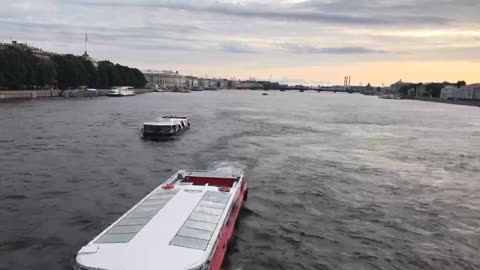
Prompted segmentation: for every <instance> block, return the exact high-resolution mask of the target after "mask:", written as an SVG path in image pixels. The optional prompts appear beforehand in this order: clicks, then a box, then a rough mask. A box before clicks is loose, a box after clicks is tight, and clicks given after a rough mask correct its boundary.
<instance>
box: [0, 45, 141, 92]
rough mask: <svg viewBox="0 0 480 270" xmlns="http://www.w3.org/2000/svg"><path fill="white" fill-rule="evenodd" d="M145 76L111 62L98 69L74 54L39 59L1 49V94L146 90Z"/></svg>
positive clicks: (20, 50) (18, 50)
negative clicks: (119, 88)
mask: <svg viewBox="0 0 480 270" xmlns="http://www.w3.org/2000/svg"><path fill="white" fill-rule="evenodd" d="M145 84H146V80H145V77H144V76H143V74H142V72H141V71H140V70H138V69H136V68H130V67H127V66H122V65H119V64H114V63H112V62H109V61H100V62H98V64H97V65H94V63H92V62H91V61H89V60H88V59H85V58H83V57H81V56H75V55H71V54H67V55H52V56H50V57H37V56H35V55H34V54H33V53H32V51H30V50H28V49H23V48H16V47H13V46H7V47H2V48H0V90H4V91H5V90H23V89H30V90H31V89H39V90H40V89H62V90H66V89H76V88H78V87H80V86H87V87H89V88H101V89H107V88H111V87H113V86H119V85H129V86H133V87H135V88H143V87H144V86H145Z"/></svg>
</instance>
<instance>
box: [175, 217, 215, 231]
mask: <svg viewBox="0 0 480 270" xmlns="http://www.w3.org/2000/svg"><path fill="white" fill-rule="evenodd" d="M183 226H185V227H188V228H193V229H199V230H205V231H212V232H213V231H214V230H215V227H216V226H217V224H214V223H208V222H203V221H196V220H187V222H185V224H184V225H183Z"/></svg>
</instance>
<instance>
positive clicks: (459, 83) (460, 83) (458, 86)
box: [456, 81, 467, 88]
mask: <svg viewBox="0 0 480 270" xmlns="http://www.w3.org/2000/svg"><path fill="white" fill-rule="evenodd" d="M466 85H467V83H466V82H465V81H458V82H457V84H456V86H457V88H460V87H462V86H466Z"/></svg>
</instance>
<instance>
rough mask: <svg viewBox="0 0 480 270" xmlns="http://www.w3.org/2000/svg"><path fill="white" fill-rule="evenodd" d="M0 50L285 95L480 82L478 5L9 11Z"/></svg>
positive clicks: (348, 3) (267, 1)
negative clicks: (254, 86) (259, 85)
mask: <svg viewBox="0 0 480 270" xmlns="http://www.w3.org/2000/svg"><path fill="white" fill-rule="evenodd" d="M0 3H1V4H2V9H1V10H0V22H1V24H2V27H1V28H0V41H2V42H9V41H10V40H18V41H19V42H25V43H28V44H29V45H32V46H35V47H40V48H42V49H44V50H47V51H54V52H59V53H73V54H77V55H81V54H82V53H83V48H84V43H83V42H84V35H85V33H86V32H87V33H88V37H89V44H88V53H89V54H90V56H92V57H94V58H96V59H99V60H104V59H105V60H111V61H113V62H118V63H121V64H124V65H129V66H133V67H137V68H139V69H142V70H147V69H155V70H174V71H177V70H178V71H179V72H180V73H181V74H185V75H195V76H199V77H205V76H208V77H210V78H212V77H223V78H227V79H230V78H237V79H248V78H256V79H257V80H267V79H269V78H271V79H272V80H274V81H278V82H283V83H288V84H306V85H335V84H342V83H343V82H342V81H343V78H344V76H346V75H350V76H351V77H352V85H353V84H354V85H359V84H363V85H366V84H367V83H371V84H372V85H375V86H381V85H382V84H384V85H390V84H391V83H394V82H396V81H398V80H400V79H401V80H403V81H408V82H433V81H435V82H443V81H450V82H456V81H458V80H465V81H467V82H468V83H478V82H480V71H479V70H480V30H479V29H480V17H479V16H478V12H479V11H480V1H478V0H417V1H414V0H406V1H391V0H294V1H293V0H289V1H287V0H284V1H275V0H243V1H227V0H196V1H193V0H180V1H171V0H160V1H154V0H139V1H134V0H121V1H111V0H98V1H93V0H68V1H67V0H41V1H33V0H20V1H15V2H12V1H6V0H0Z"/></svg>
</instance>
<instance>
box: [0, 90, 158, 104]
mask: <svg viewBox="0 0 480 270" xmlns="http://www.w3.org/2000/svg"><path fill="white" fill-rule="evenodd" d="M109 91H110V89H98V90H97V91H87V90H11V91H0V101H4V100H5V101H6V100H29V99H37V98H55V97H63V98H84V97H90V98H95V97H103V96H106V94H107V93H108V92H109ZM134 91H135V95H140V94H146V93H151V92H153V90H152V89H134Z"/></svg>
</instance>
